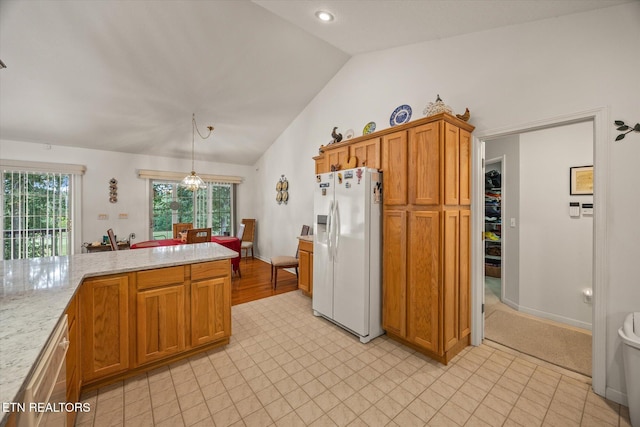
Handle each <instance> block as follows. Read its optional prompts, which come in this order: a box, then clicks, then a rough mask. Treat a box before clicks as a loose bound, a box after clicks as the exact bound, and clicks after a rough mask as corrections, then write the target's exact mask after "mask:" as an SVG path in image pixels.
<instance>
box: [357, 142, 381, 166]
mask: <svg viewBox="0 0 640 427" xmlns="http://www.w3.org/2000/svg"><path fill="white" fill-rule="evenodd" d="M351 155H352V156H355V157H356V158H357V159H358V163H357V166H358V167H367V168H373V169H380V138H374V139H370V140H367V141H362V142H358V143H356V144H353V145H352V146H351Z"/></svg>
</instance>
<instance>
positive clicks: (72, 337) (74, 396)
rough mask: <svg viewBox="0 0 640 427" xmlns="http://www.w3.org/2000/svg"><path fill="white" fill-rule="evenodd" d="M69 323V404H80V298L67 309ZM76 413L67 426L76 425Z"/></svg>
mask: <svg viewBox="0 0 640 427" xmlns="http://www.w3.org/2000/svg"><path fill="white" fill-rule="evenodd" d="M66 314H67V323H68V328H69V348H68V349H67V355H66V362H65V363H66V366H65V368H66V376H67V396H66V399H67V402H72V403H75V402H78V401H79V400H80V374H79V373H78V371H79V369H78V365H79V351H78V350H79V347H78V344H79V343H80V336H79V334H78V330H79V327H78V324H79V323H80V322H79V321H78V296H77V295H74V297H73V298H72V299H71V302H70V303H69V306H68V307H67V311H66ZM75 419H76V412H75V411H70V412H68V413H67V425H68V426H72V425H74V423H75Z"/></svg>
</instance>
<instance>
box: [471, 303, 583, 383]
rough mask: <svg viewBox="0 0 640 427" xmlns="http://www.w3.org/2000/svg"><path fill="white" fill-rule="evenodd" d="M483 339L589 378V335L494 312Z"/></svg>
mask: <svg viewBox="0 0 640 427" xmlns="http://www.w3.org/2000/svg"><path fill="white" fill-rule="evenodd" d="M484 334H485V338H486V339H489V340H491V341H495V342H497V343H499V344H502V345H504V346H506V347H510V348H513V349H514V350H517V351H519V352H522V353H525V354H528V355H530V356H533V357H537V358H538V359H542V360H545V361H547V362H549V363H553V364H554V365H558V366H562V367H563V368H566V369H570V370H572V371H575V372H579V373H581V374H584V375H588V376H591V335H590V334H588V333H585V332H580V331H577V330H574V329H570V328H563V327H561V326H556V325H553V324H550V323H548V322H545V321H541V320H536V319H533V318H529V317H526V316H523V315H521V314H519V313H517V312H510V311H505V310H496V311H494V312H493V313H492V314H491V315H490V316H488V317H487V318H486V320H485V325H484Z"/></svg>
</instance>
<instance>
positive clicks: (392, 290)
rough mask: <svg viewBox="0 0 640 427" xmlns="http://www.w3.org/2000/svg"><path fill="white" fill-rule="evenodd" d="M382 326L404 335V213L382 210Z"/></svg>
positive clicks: (405, 306) (405, 220) (405, 310)
mask: <svg viewBox="0 0 640 427" xmlns="http://www.w3.org/2000/svg"><path fill="white" fill-rule="evenodd" d="M382 233H383V236H382V241H383V246H382V252H383V254H382V259H383V265H382V327H383V329H385V330H387V331H389V332H392V333H394V334H396V335H399V336H402V337H405V336H406V320H407V295H406V277H407V276H406V274H407V273H406V271H407V270H406V265H407V263H406V259H407V257H406V255H407V249H406V248H407V240H406V235H407V214H406V212H404V211H391V210H385V211H384V213H383V225H382Z"/></svg>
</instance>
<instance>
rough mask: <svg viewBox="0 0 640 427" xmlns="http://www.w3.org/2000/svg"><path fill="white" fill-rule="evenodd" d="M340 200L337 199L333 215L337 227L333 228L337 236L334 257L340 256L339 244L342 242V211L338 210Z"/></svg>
mask: <svg viewBox="0 0 640 427" xmlns="http://www.w3.org/2000/svg"><path fill="white" fill-rule="evenodd" d="M338 208H339V206H338V201H337V200H336V204H335V207H334V208H333V216H334V220H335V227H333V228H332V231H333V235H334V236H335V244H334V246H333V257H334V258H337V257H338V249H339V247H338V244H339V243H340V211H338Z"/></svg>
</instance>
